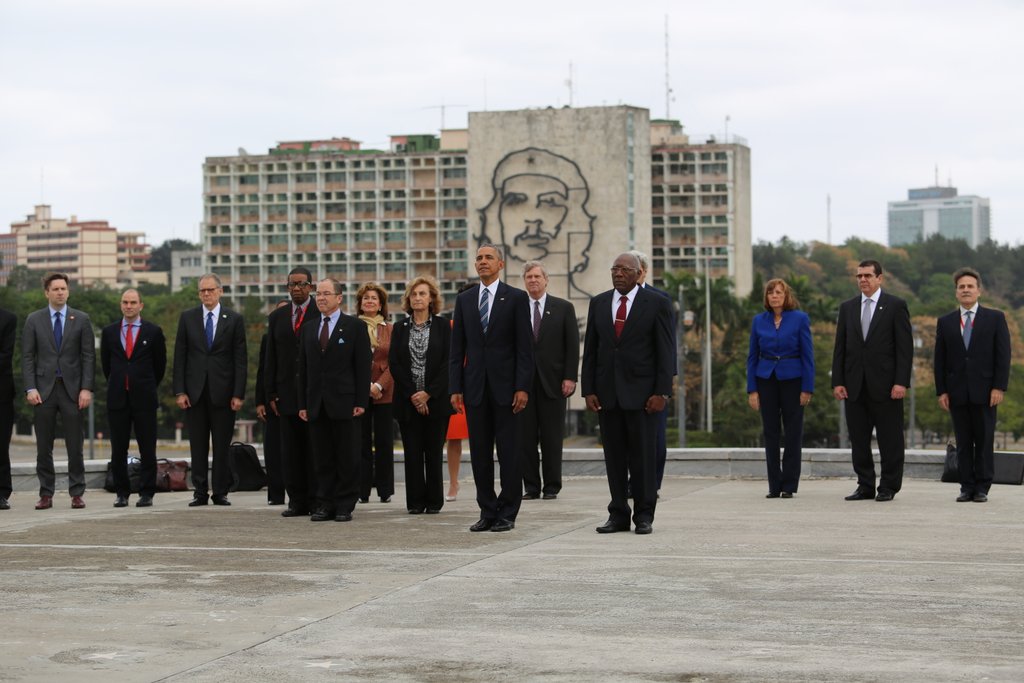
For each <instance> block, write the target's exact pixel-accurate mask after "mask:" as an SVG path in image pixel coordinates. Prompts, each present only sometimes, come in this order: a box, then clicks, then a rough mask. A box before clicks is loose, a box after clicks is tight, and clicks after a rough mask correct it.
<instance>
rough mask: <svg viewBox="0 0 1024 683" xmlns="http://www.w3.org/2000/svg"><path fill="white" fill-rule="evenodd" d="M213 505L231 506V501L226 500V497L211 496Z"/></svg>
mask: <svg viewBox="0 0 1024 683" xmlns="http://www.w3.org/2000/svg"><path fill="white" fill-rule="evenodd" d="M213 504H214V505H231V501H230V500H228V497H227V496H213Z"/></svg>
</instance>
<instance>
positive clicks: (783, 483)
mask: <svg viewBox="0 0 1024 683" xmlns="http://www.w3.org/2000/svg"><path fill="white" fill-rule="evenodd" d="M798 306H799V304H798V303H797V300H796V297H795V296H794V295H793V290H792V289H791V288H790V286H789V285H788V284H786V281H785V280H782V279H778V278H776V279H773V280H769V281H768V283H767V284H766V285H765V286H764V309H765V312H764V313H759V314H757V315H756V316H754V323H753V325H751V327H750V352H749V353H748V354H747V394H748V400H749V402H750V407H751V408H753V409H754V410H759V411H760V412H761V422H762V424H763V425H764V451H765V458H766V460H767V462H768V496H767V497H768V498H780V497H781V498H792V497H793V494H794V493H796V489H797V486H798V485H799V484H800V458H801V453H800V449H801V445H802V442H803V432H804V406H805V405H807V404H808V403H810V402H811V394H813V393H814V344H813V343H812V341H811V319H810V318H808V317H807V314H806V313H804V312H803V311H799V310H797V308H798ZM780 421H781V426H782V429H781V430H780V428H779V427H780ZM783 431H784V432H785V435H786V442H785V450H784V451H783V454H782V462H781V467H780V462H779V443H780V441H781V437H782V432H783Z"/></svg>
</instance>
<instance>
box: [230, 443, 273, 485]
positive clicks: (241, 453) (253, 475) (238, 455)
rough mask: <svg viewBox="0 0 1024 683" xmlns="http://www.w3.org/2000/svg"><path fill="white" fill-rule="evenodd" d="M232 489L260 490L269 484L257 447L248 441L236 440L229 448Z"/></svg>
mask: <svg viewBox="0 0 1024 683" xmlns="http://www.w3.org/2000/svg"><path fill="white" fill-rule="evenodd" d="M228 466H229V467H230V468H231V479H232V484H231V490H232V491H259V490H260V489H261V488H263V487H264V486H266V485H267V473H266V472H265V471H264V470H263V465H261V464H260V458H259V456H258V455H256V449H255V448H254V447H253V446H251V445H250V444H247V443H242V442H241V441H235V442H234V443H232V444H231V446H230V448H229V449H228Z"/></svg>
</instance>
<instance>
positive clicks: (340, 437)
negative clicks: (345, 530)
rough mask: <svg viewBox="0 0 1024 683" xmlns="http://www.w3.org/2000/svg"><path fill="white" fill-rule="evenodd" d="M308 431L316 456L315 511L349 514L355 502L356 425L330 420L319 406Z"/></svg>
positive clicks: (348, 421)
mask: <svg viewBox="0 0 1024 683" xmlns="http://www.w3.org/2000/svg"><path fill="white" fill-rule="evenodd" d="M310 428H311V431H312V435H313V446H314V448H313V450H314V452H315V453H316V456H315V457H314V461H315V462H316V479H317V492H316V501H317V507H319V508H320V509H321V510H323V511H325V512H328V513H334V514H338V515H340V514H343V513H344V514H352V510H354V509H355V507H356V500H357V499H358V498H359V421H358V420H355V419H353V418H348V419H347V420H332V419H331V418H330V417H328V416H327V412H326V411H325V410H324V409H323V407H322V406H321V408H320V415H319V416H317V418H316V419H315V420H313V421H312V422H311V423H310Z"/></svg>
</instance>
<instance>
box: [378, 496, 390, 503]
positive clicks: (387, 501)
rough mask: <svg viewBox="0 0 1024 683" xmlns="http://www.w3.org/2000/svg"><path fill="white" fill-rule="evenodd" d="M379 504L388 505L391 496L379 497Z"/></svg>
mask: <svg viewBox="0 0 1024 683" xmlns="http://www.w3.org/2000/svg"><path fill="white" fill-rule="evenodd" d="M380 502H382V503H390V502H391V496H381V497H380Z"/></svg>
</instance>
